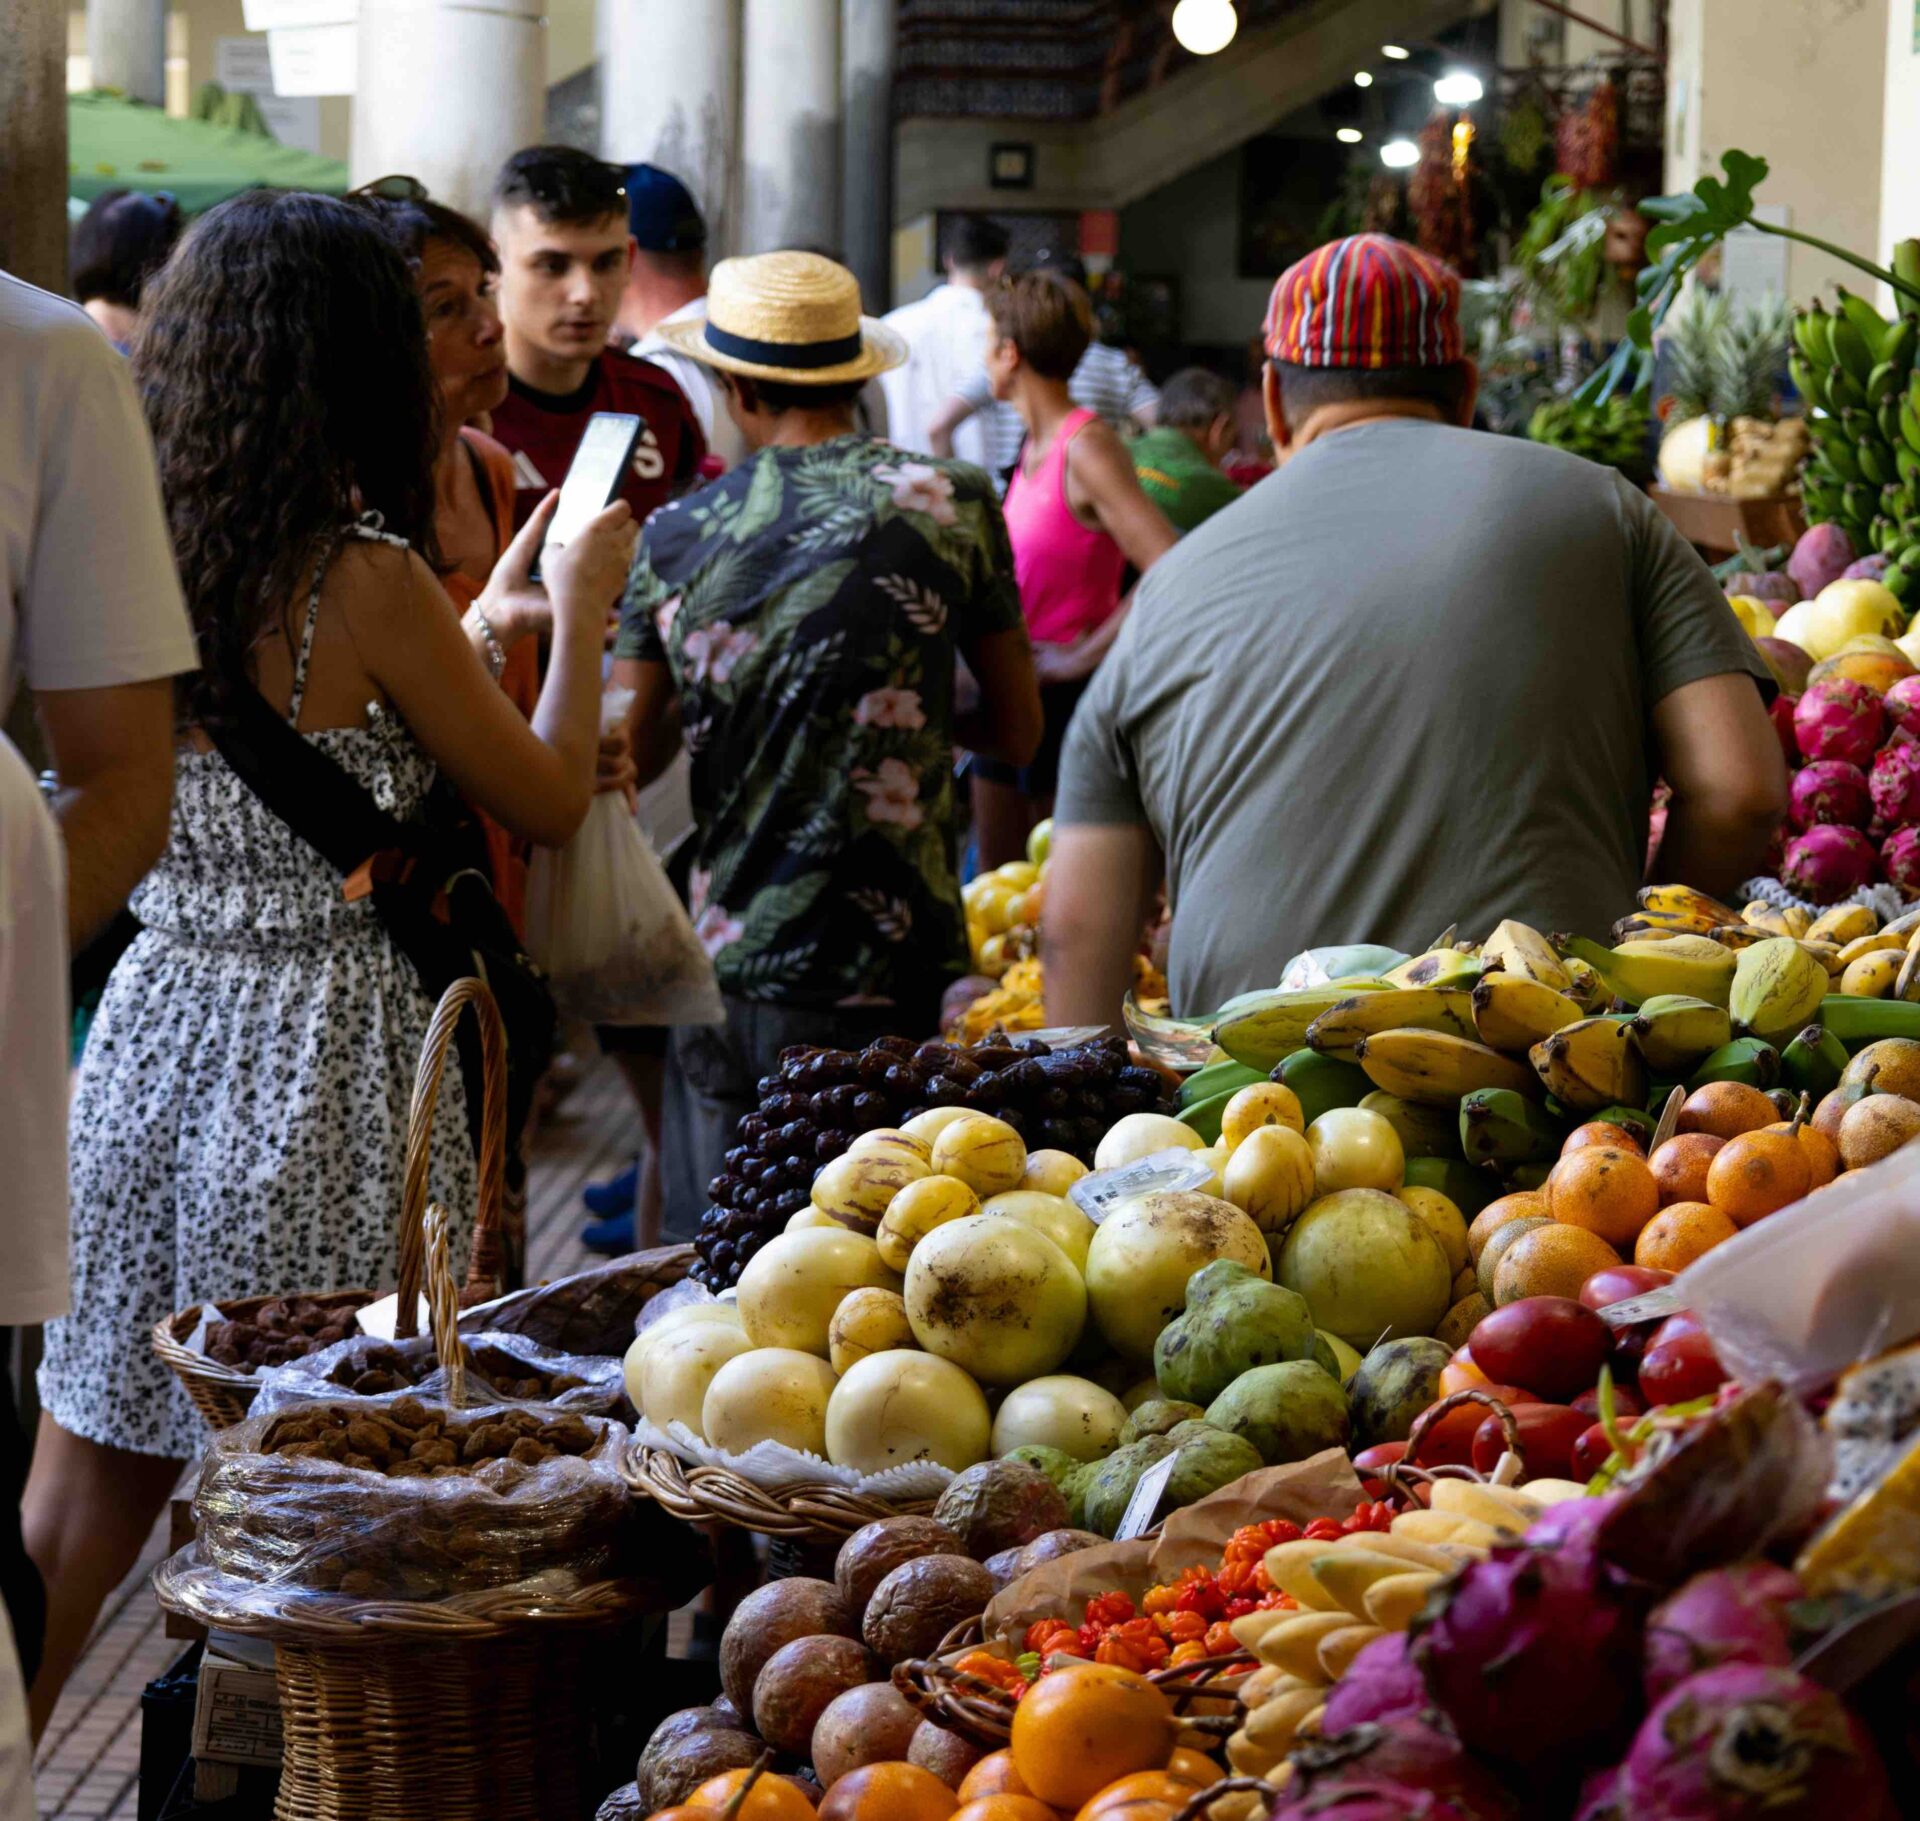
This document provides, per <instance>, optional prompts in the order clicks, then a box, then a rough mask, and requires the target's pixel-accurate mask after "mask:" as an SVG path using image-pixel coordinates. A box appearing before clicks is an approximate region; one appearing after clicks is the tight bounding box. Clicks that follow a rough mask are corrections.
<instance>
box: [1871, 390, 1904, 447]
mask: <svg viewBox="0 0 1920 1821" xmlns="http://www.w3.org/2000/svg"><path fill="white" fill-rule="evenodd" d="M1906 402H1907V401H1906V398H1905V396H1904V395H1903V394H1900V393H1895V394H1894V396H1893V397H1892V398H1883V399H1882V400H1881V401H1880V402H1879V403H1878V404H1877V405H1875V406H1874V408H1873V421H1874V423H1875V424H1877V425H1878V426H1879V429H1880V434H1881V435H1882V436H1883V437H1884V438H1885V439H1886V443H1887V447H1888V448H1890V449H1892V450H1893V451H1894V452H1895V453H1896V454H1897V453H1898V452H1899V449H1900V445H1901V443H1902V442H1903V441H1904V440H1905V439H1904V438H1903V437H1902V436H1901V434H1900V407H1901V406H1902V405H1904V404H1905V403H1906Z"/></svg>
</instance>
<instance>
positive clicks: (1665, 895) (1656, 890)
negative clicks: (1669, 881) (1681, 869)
mask: <svg viewBox="0 0 1920 1821" xmlns="http://www.w3.org/2000/svg"><path fill="white" fill-rule="evenodd" d="M1638 903H1639V905H1640V908H1641V909H1642V910H1649V911H1673V912H1685V913H1687V914H1690V915H1692V916H1696V917H1704V918H1705V919H1706V920H1707V921H1708V922H1709V923H1738V922H1739V921H1740V913H1739V912H1738V911H1737V910H1735V909H1734V908H1733V906H1732V905H1730V904H1722V903H1721V902H1720V900H1719V899H1718V898H1710V897H1708V896H1707V894H1706V893H1705V892H1697V891H1695V890H1694V889H1693V887H1692V886H1691V885H1643V886H1642V887H1641V888H1640V891H1639V893H1638Z"/></svg>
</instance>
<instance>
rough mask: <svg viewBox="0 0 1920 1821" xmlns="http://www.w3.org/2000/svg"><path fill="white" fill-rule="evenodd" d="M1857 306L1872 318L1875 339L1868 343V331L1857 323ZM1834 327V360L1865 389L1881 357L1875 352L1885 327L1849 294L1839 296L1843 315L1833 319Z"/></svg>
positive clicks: (1863, 304) (1847, 292)
mask: <svg viewBox="0 0 1920 1821" xmlns="http://www.w3.org/2000/svg"><path fill="white" fill-rule="evenodd" d="M1854 307H1857V308H1859V309H1862V310H1865V311H1866V313H1867V315H1869V316H1872V317H1873V333H1874V340H1873V341H1872V342H1871V343H1870V342H1869V341H1868V340H1867V331H1866V330H1865V329H1863V328H1862V327H1861V325H1860V323H1859V322H1858V321H1856V320H1855V314H1854ZM1831 321H1832V324H1833V358H1834V360H1835V361H1836V362H1837V363H1838V365H1839V366H1840V367H1841V368H1842V369H1843V370H1844V371H1845V372H1846V373H1847V375H1848V377H1849V378H1851V379H1852V380H1853V381H1854V382H1855V383H1856V384H1857V385H1860V386H1862V387H1864V386H1865V385H1866V383H1867V375H1868V374H1869V373H1871V372H1872V371H1873V364H1874V361H1875V360H1876V359H1877V358H1878V356H1877V355H1876V354H1875V352H1874V350H1875V348H1876V347H1877V346H1878V345H1879V332H1880V330H1881V329H1884V328H1885V327H1886V325H1885V323H1883V322H1882V321H1881V320H1880V318H1879V316H1878V315H1877V314H1875V312H1874V311H1873V309H1872V308H1871V307H1870V306H1868V305H1867V304H1865V303H1864V302H1862V300H1861V299H1860V298H1857V297H1855V296H1854V295H1853V294H1852V293H1851V292H1850V291H1846V290H1842V292H1841V293H1840V314H1839V315H1837V316H1835V317H1833V318H1832V319H1831Z"/></svg>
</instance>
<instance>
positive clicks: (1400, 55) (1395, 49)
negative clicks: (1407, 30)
mask: <svg viewBox="0 0 1920 1821" xmlns="http://www.w3.org/2000/svg"><path fill="white" fill-rule="evenodd" d="M1380 55H1381V56H1383V57H1391V58H1392V59H1393V60H1394V62H1395V63H1404V62H1406V60H1407V59H1408V58H1409V57H1411V56H1412V55H1413V52H1411V51H1410V50H1408V49H1407V47H1406V46H1405V45H1404V44H1383V45H1381V47H1380Z"/></svg>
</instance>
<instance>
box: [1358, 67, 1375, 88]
mask: <svg viewBox="0 0 1920 1821" xmlns="http://www.w3.org/2000/svg"><path fill="white" fill-rule="evenodd" d="M1353 86H1354V87H1355V88H1357V89H1370V88H1372V87H1373V71H1372V70H1355V71H1354V72H1353Z"/></svg>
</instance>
